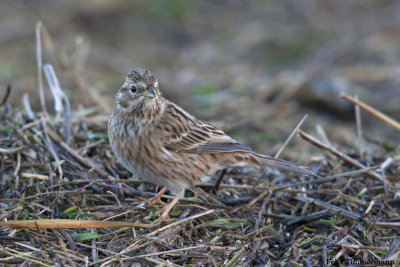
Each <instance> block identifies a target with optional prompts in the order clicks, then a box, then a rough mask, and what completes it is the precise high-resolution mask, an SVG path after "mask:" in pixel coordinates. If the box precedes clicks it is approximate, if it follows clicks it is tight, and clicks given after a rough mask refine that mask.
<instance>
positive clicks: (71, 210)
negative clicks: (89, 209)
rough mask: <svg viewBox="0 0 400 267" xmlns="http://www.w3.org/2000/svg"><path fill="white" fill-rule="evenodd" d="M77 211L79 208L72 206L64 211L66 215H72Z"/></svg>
mask: <svg viewBox="0 0 400 267" xmlns="http://www.w3.org/2000/svg"><path fill="white" fill-rule="evenodd" d="M76 209H78V206H72V207H70V208H68V209H66V210H64V213H71V212H73V211H75V210H76Z"/></svg>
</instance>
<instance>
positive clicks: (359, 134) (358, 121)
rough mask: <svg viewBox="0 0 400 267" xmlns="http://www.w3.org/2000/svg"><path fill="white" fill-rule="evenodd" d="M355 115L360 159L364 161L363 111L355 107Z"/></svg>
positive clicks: (356, 98)
mask: <svg viewBox="0 0 400 267" xmlns="http://www.w3.org/2000/svg"><path fill="white" fill-rule="evenodd" d="M355 100H356V101H358V95H356V97H355ZM354 108H355V113H356V125H357V139H358V150H359V153H360V158H361V159H363V158H364V156H363V153H364V148H363V142H362V126H361V110H360V107H359V106H357V105H355V106H354Z"/></svg>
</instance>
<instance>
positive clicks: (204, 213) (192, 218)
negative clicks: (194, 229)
mask: <svg viewBox="0 0 400 267" xmlns="http://www.w3.org/2000/svg"><path fill="white" fill-rule="evenodd" d="M214 211H215V210H207V211H205V212H202V213H199V214H195V215H193V216H190V217H188V218H186V219H183V220H179V221H176V222H173V223H171V224H168V225H166V226H164V227H161V228H159V229H157V230H155V231H153V232H151V233H149V234H147V235H146V236H147V237H150V236H153V235H155V234H158V233H159V232H162V231H164V230H166V229H168V228H171V227H173V226H175V225H178V224H181V223H184V222H188V221H191V220H194V219H197V218H199V217H202V216H205V215H208V214H210V213H213V212H214Z"/></svg>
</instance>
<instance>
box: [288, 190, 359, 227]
mask: <svg viewBox="0 0 400 267" xmlns="http://www.w3.org/2000/svg"><path fill="white" fill-rule="evenodd" d="M295 198H296V199H297V200H300V201H303V202H306V201H312V202H313V203H314V204H315V205H317V206H320V207H323V208H326V209H331V210H333V211H335V212H337V213H340V214H342V215H343V216H345V217H347V218H349V219H352V220H356V221H361V220H362V218H361V216H360V215H358V214H356V213H354V212H351V211H348V210H345V209H342V208H339V207H337V206H334V205H332V204H328V203H326V202H324V201H322V200H319V199H315V198H311V197H304V196H296V197H295Z"/></svg>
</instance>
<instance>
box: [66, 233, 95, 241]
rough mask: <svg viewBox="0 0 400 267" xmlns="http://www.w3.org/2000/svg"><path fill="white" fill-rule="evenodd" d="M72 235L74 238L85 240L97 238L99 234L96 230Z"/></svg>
mask: <svg viewBox="0 0 400 267" xmlns="http://www.w3.org/2000/svg"><path fill="white" fill-rule="evenodd" d="M72 237H73V238H74V239H76V240H78V241H80V242H82V241H87V240H92V239H95V238H98V237H99V234H98V233H97V232H93V233H83V234H73V235H72Z"/></svg>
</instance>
